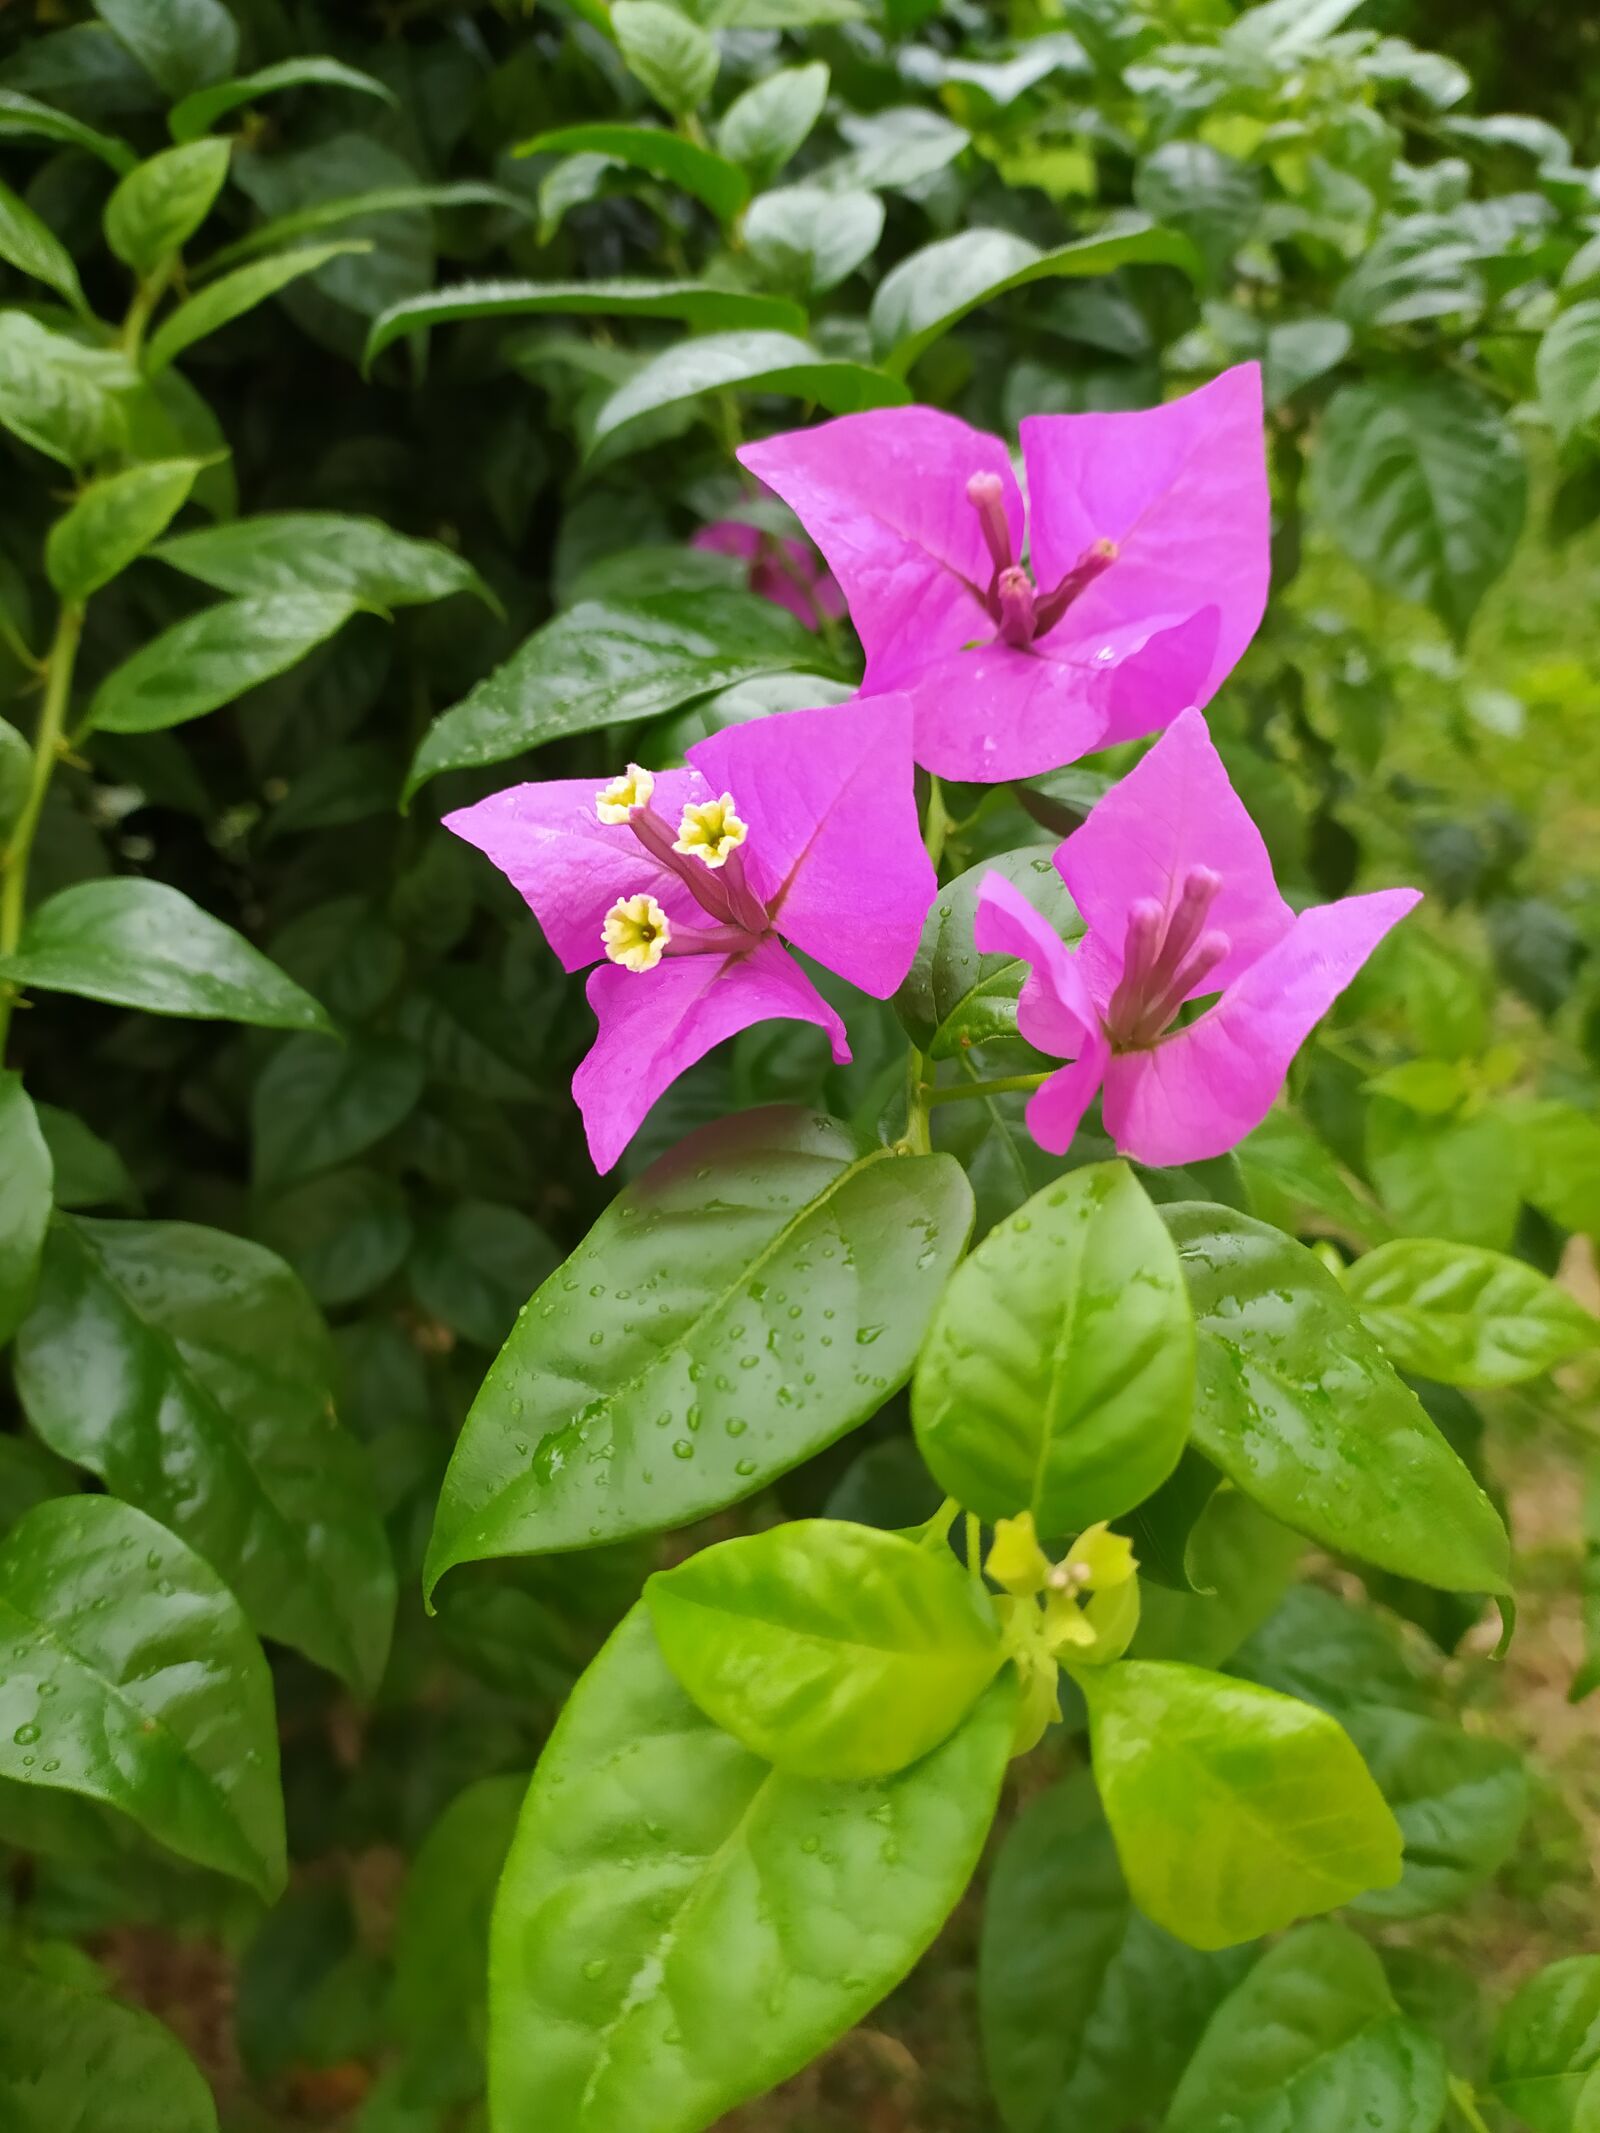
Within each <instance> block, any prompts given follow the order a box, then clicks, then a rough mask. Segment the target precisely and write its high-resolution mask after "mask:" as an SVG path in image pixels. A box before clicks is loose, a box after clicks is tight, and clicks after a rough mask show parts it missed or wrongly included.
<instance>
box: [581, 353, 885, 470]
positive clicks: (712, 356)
mask: <svg viewBox="0 0 1600 2133" xmlns="http://www.w3.org/2000/svg"><path fill="white" fill-rule="evenodd" d="M735 388H737V389H738V390H740V391H744V392H762V393H786V394H790V395H792V396H793V397H794V398H796V399H800V400H812V401H815V402H816V403H817V405H818V406H819V407H825V408H826V409H827V410H828V412H829V413H830V414H834V415H846V414H854V413H856V412H858V411H859V410H860V409H862V408H868V407H900V406H903V405H904V403H905V402H906V401H907V400H909V399H910V397H911V395H910V393H909V391H908V390H907V388H906V386H905V384H904V383H903V382H902V381H901V379H899V378H898V377H892V376H891V375H890V374H889V373H888V372H887V371H884V370H875V369H873V368H872V366H871V365H870V364H867V363H854V362H851V361H850V360H849V359H848V358H847V357H844V356H830V355H825V354H823V352H822V351H821V350H820V349H818V348H813V347H812V346H811V344H810V342H809V341H802V340H797V339H796V338H795V336H794V335H793V334H792V333H707V334H702V335H700V336H699V337H698V338H696V339H692V340H687V341H679V342H678V343H677V345H676V346H675V347H672V348H666V349H663V350H662V352H661V354H660V355H658V356H653V357H651V358H650V360H649V361H648V362H646V363H644V364H642V365H641V366H640V367H639V369H638V370H636V371H635V372H634V373H633V375H632V377H630V378H628V379H627V380H626V382H625V383H623V384H622V385H619V386H618V387H617V389H616V391H615V392H614V393H613V394H612V395H611V397H610V399H609V400H607V402H606V403H605V405H604V406H603V407H602V408H601V410H600V412H599V414H598V415H597V416H596V417H595V422H594V429H593V432H592V435H591V440H590V441H591V448H592V447H593V446H594V445H597V444H599V442H600V441H601V439H602V438H605V437H609V436H610V435H611V434H612V433H613V431H616V430H620V429H621V428H622V427H623V425H624V424H625V423H629V422H634V421H637V420H638V418H639V417H640V416H641V415H653V414H658V413H659V412H660V411H661V410H662V409H663V408H668V407H677V406H681V405H682V404H683V403H684V402H685V401H689V400H697V399H699V397H700V395H701V394H702V393H711V392H729V391H732V390H734V389H735Z"/></svg>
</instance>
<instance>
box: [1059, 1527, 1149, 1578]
mask: <svg viewBox="0 0 1600 2133" xmlns="http://www.w3.org/2000/svg"><path fill="white" fill-rule="evenodd" d="M1063 1567H1064V1568H1065V1569H1066V1570H1067V1571H1068V1573H1069V1574H1070V1575H1071V1578H1072V1583H1073V1584H1074V1585H1075V1586H1086V1587H1087V1588H1088V1589H1089V1590H1090V1591H1091V1592H1104V1591H1105V1590H1106V1589H1107V1587H1108V1586H1112V1585H1126V1584H1127V1582H1128V1580H1129V1578H1131V1577H1132V1576H1133V1573H1134V1572H1135V1570H1137V1569H1138V1567H1139V1566H1138V1564H1137V1563H1136V1562H1135V1561H1134V1557H1133V1543H1132V1541H1131V1540H1129V1539H1128V1537H1127V1535H1126V1534H1124V1533H1113V1532H1112V1531H1111V1530H1110V1528H1109V1527H1108V1526H1107V1525H1106V1524H1105V1523H1104V1522H1103V1521H1102V1522H1101V1524H1099V1525H1098V1526H1089V1527H1086V1528H1085V1530H1084V1531H1083V1532H1082V1533H1080V1534H1079V1535H1078V1537H1077V1539H1076V1540H1075V1541H1074V1542H1073V1544H1072V1546H1071V1547H1070V1548H1069V1549H1068V1551H1067V1559H1066V1563H1065V1565H1064V1566H1063Z"/></svg>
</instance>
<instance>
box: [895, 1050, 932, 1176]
mask: <svg viewBox="0 0 1600 2133" xmlns="http://www.w3.org/2000/svg"><path fill="white" fill-rule="evenodd" d="M927 1093H928V1092H927V1090H926V1088H925V1087H924V1085H923V1080H922V1054H921V1053H920V1052H919V1051H918V1050H917V1048H916V1046H915V1045H912V1047H911V1049H910V1050H909V1051H908V1052H907V1054H906V1130H905V1136H904V1138H903V1139H902V1141H901V1142H900V1146H901V1148H902V1149H903V1150H904V1152H905V1153H906V1154H907V1155H932V1153H933V1137H932V1135H931V1134H930V1133H929V1131H928V1106H927V1101H926V1098H927Z"/></svg>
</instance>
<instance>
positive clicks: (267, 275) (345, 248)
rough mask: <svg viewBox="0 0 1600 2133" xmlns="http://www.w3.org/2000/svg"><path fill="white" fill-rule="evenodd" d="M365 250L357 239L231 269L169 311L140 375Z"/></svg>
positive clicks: (278, 254)
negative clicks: (321, 269)
mask: <svg viewBox="0 0 1600 2133" xmlns="http://www.w3.org/2000/svg"><path fill="white" fill-rule="evenodd" d="M369 249H370V247H369V246H368V245H367V244H366V243H365V241H364V240H362V239H358V238H347V239H345V240H343V241H342V242H340V243H337V244H310V245H305V246H303V247H302V248H301V249H300V250H298V251H293V252H274V253H272V254H270V255H269V256H268V257H267V258H266V259H257V260H255V261H253V262H252V263H251V264H250V265H249V266H245V267H235V269H234V270H233V272H232V273H231V274H224V275H223V276H222V277H221V279H220V280H218V281H211V282H207V283H206V285H205V287H204V288H203V289H201V290H199V291H197V292H196V294H195V295H193V296H191V297H190V298H189V299H188V301H187V302H186V303H182V304H179V306H178V308H177V309H176V311H169V312H168V314H167V316H166V317H165V318H164V319H163V320H162V321H161V324H160V325H159V326H158V327H157V328H156V330H155V332H154V333H153V334H152V335H151V336H150V340H149V343H148V345H147V346H146V348H145V355H144V367H145V371H146V373H147V374H148V375H149V376H151V377H154V376H156V375H157V374H158V373H159V372H161V371H163V370H165V369H166V367H167V365H168V364H169V363H170V362H171V361H172V360H173V358H174V357H175V356H180V355H182V353H183V351H184V350H185V349H186V348H190V347H192V346H193V345H194V343H195V342H196V341H203V340H205V339H206V337H207V335H209V334H213V333H218V332H220V331H221V329H222V328H223V327H224V326H227V325H231V323H232V322H233V320H234V319H236V318H242V317H243V316H244V314H245V313H246V312H247V311H253V310H254V309H255V307H256V305H257V304H262V303H265V302H266V300H267V298H268V297H269V296H276V295H277V293H278V291H279V290H280V289H286V288H287V287H288V285H289V284H290V282H292V281H298V280H299V279H300V277H301V276H302V275H303V274H315V273H316V271H317V269H318V268H319V267H325V266H326V265H327V264H328V261H329V260H330V259H339V258H341V257H342V256H343V255H344V254H345V253H347V252H365V251H367V250H369Z"/></svg>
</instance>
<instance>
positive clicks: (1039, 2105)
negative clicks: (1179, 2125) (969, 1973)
mask: <svg viewBox="0 0 1600 2133" xmlns="http://www.w3.org/2000/svg"><path fill="white" fill-rule="evenodd" d="M1248 1966H1249V1958H1248V1956H1246V1955H1245V1954H1243V1953H1242V1952H1240V1953H1220V1954H1219V1953H1211V1954H1202V1953H1201V1952H1200V1951H1199V1950H1198V1949H1194V1948H1187V1947H1185V1946H1184V1944H1183V1942H1182V1941H1179V1940H1174V1939H1173V1938H1172V1936H1171V1935H1170V1934H1168V1933H1163V1932H1162V1930H1161V1928H1160V1927H1159V1926H1153V1925H1152V1924H1151V1923H1150V1921H1149V1919H1147V1918H1145V1917H1143V1916H1142V1915H1141V1914H1140V1913H1139V1912H1138V1911H1137V1910H1135V1909H1134V1905H1133V1899H1132V1897H1130V1895H1129V1894H1128V1887H1127V1883H1126V1882H1125V1881H1124V1880H1123V1878H1122V1869H1121V1867H1120V1866H1119V1865H1118V1864H1117V1854H1116V1847H1115V1845H1114V1844H1113V1843H1112V1840H1111V1832H1110V1830H1109V1829H1108V1828H1107V1826H1106V1821H1105V1817H1104V1815H1102V1813H1101V1812H1100V1803H1099V1800H1098V1798H1097V1797H1096V1794H1095V1789H1094V1781H1093V1779H1092V1778H1091V1777H1090V1775H1089V1773H1088V1772H1087V1771H1077V1772H1074V1774H1073V1775H1072V1776H1071V1777H1069V1778H1068V1779H1067V1780H1066V1781H1065V1783H1063V1784H1060V1785H1053V1786H1052V1787H1051V1788H1050V1789H1049V1791H1047V1792H1042V1793H1039V1794H1038V1795H1036V1796H1035V1798H1033V1799H1032V1800H1030V1801H1029V1803H1028V1805H1027V1806H1026V1807H1025V1808H1024V1809H1023V1811H1022V1814H1021V1815H1020V1817H1019V1818H1018V1819H1017V1821H1016V1822H1015V1823H1013V1825H1012V1827H1011V1829H1010V1830H1009V1831H1008V1832H1007V1834H1006V1840H1005V1843H1004V1844H1003V1845H1002V1847H1001V1850H1000V1855H999V1857H998V1858H997V1859H996V1860H995V1863H994V1872H993V1874H992V1876H991V1877H990V1882H989V1894H988V1899H987V1901H986V1903H985V1905H984V1913H983V1940H982V1943H981V1945H980V1948H979V1953H978V2014H979V2019H980V2022H981V2025H982V2031H983V2057H984V2064H985V2066H986V2067H987V2069H988V2074H989V2082H990V2086H991V2088H992V2089H993V2091H994V2096H995V2101H996V2103H997V2104H998V2105H999V2107H1000V2115H1001V2117H1002V2118H1003V2119H1004V2121H1005V2124H1006V2126H1007V2128H1008V2133H1065V2129H1067V2128H1073V2129H1075V2133H1114V2129H1120V2128H1121V2127H1123V2126H1125V2125H1130V2124H1133V2123H1135V2122H1137V2123H1140V2124H1144V2123H1151V2124H1153V2123H1155V2122H1156V2120H1157V2119H1159V2117H1160V2116H1161V2114H1162V2113H1163V2112H1164V2111H1165V2109H1166V2107H1167V2104H1168V2102H1169V2100H1170V2098H1171V2096H1172V2092H1173V2090H1174V2089H1175V2088H1176V2086H1177V2083H1178V2077H1179V2075H1180V2074H1181V2073H1182V2072H1183V2069H1184V2067H1185V2066H1186V2065H1187V2063H1188V2060H1189V2057H1190V2054H1191V2053H1192V2052H1193V2050H1194V2048H1195V2046H1196V2045H1197V2044H1198V2043H1199V2041H1200V2037H1201V2033H1202V2032H1203V2030H1204V2029H1205V2026H1206V2024H1207V2022H1208V2021H1209V2020H1210V2018H1211V2016H1212V2014H1213V2012H1214V2011H1215V2009H1216V2007H1217V2005H1218V2003H1219V2002H1220V2001H1221V2000H1222V1999H1223V1998H1224V1997H1225V1996H1226V1995H1227V1994H1228V1993H1229V1992H1230V1991H1231V1990H1232V1989H1233V1987H1234V1986H1235V1985H1236V1984H1237V1983H1238V1981H1239V1979H1240V1978H1241V1977H1242V1976H1243V1975H1244V1973H1245V1970H1246V1969H1247V1968H1248Z"/></svg>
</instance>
